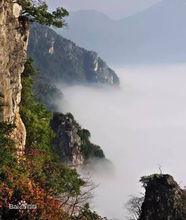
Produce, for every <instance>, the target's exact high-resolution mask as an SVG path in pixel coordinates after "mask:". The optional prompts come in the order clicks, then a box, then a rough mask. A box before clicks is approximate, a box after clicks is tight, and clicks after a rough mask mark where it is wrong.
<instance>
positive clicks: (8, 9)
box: [0, 0, 29, 153]
mask: <svg viewBox="0 0 186 220" xmlns="http://www.w3.org/2000/svg"><path fill="white" fill-rule="evenodd" d="M20 12H21V6H20V5H19V4H17V3H15V1H12V0H0V75H1V77H0V94H1V115H0V120H1V121H4V122H8V123H14V124H15V126H16V128H15V129H14V131H13V133H12V138H13V139H14V141H15V143H16V146H17V148H18V150H19V151H18V152H19V153H21V152H22V150H23V147H24V145H25V139H26V130H25V126H24V124H23V122H22V120H21V117H20V115H19V103H20V100H21V88H22V86H21V73H22V72H23V69H24V63H25V60H26V54H27V44H28V35H29V31H28V23H27V21H26V20H22V19H20Z"/></svg>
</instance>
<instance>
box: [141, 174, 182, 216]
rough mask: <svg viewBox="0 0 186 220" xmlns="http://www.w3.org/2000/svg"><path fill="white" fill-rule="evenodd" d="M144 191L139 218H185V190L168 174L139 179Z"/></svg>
mask: <svg viewBox="0 0 186 220" xmlns="http://www.w3.org/2000/svg"><path fill="white" fill-rule="evenodd" d="M141 182H142V183H143V185H144V187H145V189H146V193H145V200H144V202H143V204H142V213H141V216H140V218H139V220H185V219H186V191H185V190H182V189H181V188H180V186H179V185H178V184H177V183H176V182H175V180H174V179H173V177H172V176H170V175H163V174H160V175H158V174H157V175H152V176H148V177H143V178H142V179H141Z"/></svg>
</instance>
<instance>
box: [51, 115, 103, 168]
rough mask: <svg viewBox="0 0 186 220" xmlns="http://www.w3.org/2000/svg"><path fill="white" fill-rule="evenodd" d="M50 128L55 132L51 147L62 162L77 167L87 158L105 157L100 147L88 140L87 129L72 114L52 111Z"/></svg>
mask: <svg viewBox="0 0 186 220" xmlns="http://www.w3.org/2000/svg"><path fill="white" fill-rule="evenodd" d="M51 128H52V129H53V131H54V133H55V139H54V141H53V149H54V151H55V152H56V153H57V154H58V155H59V156H60V159H61V160H62V161H63V162H67V163H71V164H72V165H74V166H76V167H77V166H79V165H83V164H85V163H86V162H87V161H88V159H89V158H97V159H103V158H105V156H104V153H103V151H102V150H101V148H100V147H99V146H97V145H94V144H92V143H91V142H90V140H89V138H90V133H89V131H88V130H86V129H82V128H81V127H80V125H79V124H78V123H77V122H76V121H75V119H74V117H73V116H72V114H70V113H68V114H66V115H64V114H62V113H54V116H53V120H52V121H51Z"/></svg>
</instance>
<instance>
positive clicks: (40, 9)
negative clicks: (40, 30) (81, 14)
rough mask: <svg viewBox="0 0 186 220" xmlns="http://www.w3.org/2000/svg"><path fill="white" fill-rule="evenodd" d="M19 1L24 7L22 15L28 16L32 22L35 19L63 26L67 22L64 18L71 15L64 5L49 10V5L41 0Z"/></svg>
mask: <svg viewBox="0 0 186 220" xmlns="http://www.w3.org/2000/svg"><path fill="white" fill-rule="evenodd" d="M18 3H19V4H20V5H21V6H22V8H23V11H22V16H23V17H26V18H28V19H29V20H30V21H31V22H33V21H35V22H38V23H40V24H46V25H48V26H51V25H53V26H56V27H62V26H63V25H64V24H65V21H64V19H63V18H64V17H65V16H68V15H69V13H68V11H67V10H66V9H64V8H63V7H61V8H57V9H56V11H53V12H49V11H48V5H47V4H46V3H45V2H44V1H40V0H37V1H34V0H18Z"/></svg>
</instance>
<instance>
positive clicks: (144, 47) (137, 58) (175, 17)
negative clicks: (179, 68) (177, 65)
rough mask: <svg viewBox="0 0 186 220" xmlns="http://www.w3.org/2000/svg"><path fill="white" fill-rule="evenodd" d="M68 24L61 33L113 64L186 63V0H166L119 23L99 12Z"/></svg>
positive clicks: (75, 17)
mask: <svg viewBox="0 0 186 220" xmlns="http://www.w3.org/2000/svg"><path fill="white" fill-rule="evenodd" d="M67 23H68V27H67V28H66V29H63V30H59V32H60V34H62V35H63V36H65V37H68V38H69V39H71V40H73V41H74V42H76V43H78V45H80V46H83V47H86V48H87V49H92V50H96V51H97V52H98V53H99V54H100V56H101V57H103V58H104V59H106V60H108V61H109V62H111V63H113V64H118V63H131V62H132V63H135V62H183V61H185V60H186V53H185V51H186V43H185V39H186V29H185V24H186V0H162V1H161V2H159V3H157V4H155V5H153V6H151V7H150V8H148V9H146V10H144V11H142V12H139V13H137V14H135V15H133V16H129V17H126V18H123V19H120V20H117V21H116V20H112V19H110V18H108V17H107V16H105V15H104V14H101V13H100V12H96V11H87V12H85V11H79V12H73V13H72V14H71V15H70V16H69V18H68V19H67Z"/></svg>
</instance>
